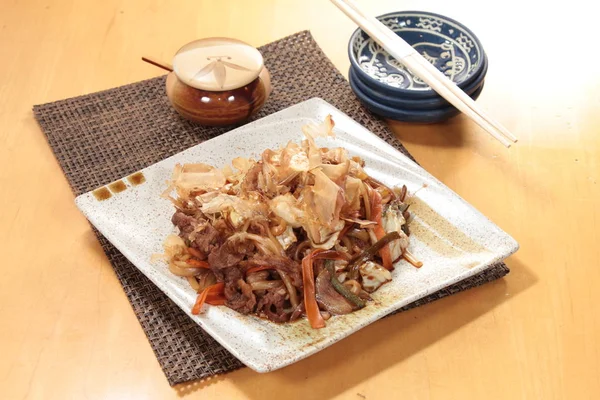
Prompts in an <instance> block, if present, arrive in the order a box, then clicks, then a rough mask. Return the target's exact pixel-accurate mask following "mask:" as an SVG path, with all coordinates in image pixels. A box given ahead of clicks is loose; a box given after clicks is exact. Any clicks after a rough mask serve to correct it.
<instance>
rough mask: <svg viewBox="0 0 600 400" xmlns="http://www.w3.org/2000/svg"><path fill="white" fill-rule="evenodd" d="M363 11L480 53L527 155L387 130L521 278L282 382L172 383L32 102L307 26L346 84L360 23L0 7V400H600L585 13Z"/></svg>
mask: <svg viewBox="0 0 600 400" xmlns="http://www.w3.org/2000/svg"><path fill="white" fill-rule="evenodd" d="M370 3H372V4H370ZM175 4H176V6H175ZM360 4H361V5H363V6H364V8H365V9H366V11H368V12H370V13H374V14H381V13H383V12H386V11H394V10H396V9H398V8H400V7H402V8H404V9H425V10H428V11H434V12H438V13H441V14H445V15H448V16H451V17H454V18H456V19H458V20H459V21H461V22H463V23H465V24H466V25H467V26H469V27H470V28H472V29H473V30H474V31H475V32H476V33H477V34H478V36H479V37H480V39H481V40H482V42H483V44H484V47H485V49H486V50H487V52H488V56H489V61H490V69H489V73H488V76H487V79H486V87H485V90H484V91H483V94H482V95H481V97H480V98H479V100H478V103H481V104H482V105H483V106H484V107H485V108H486V109H488V110H490V112H491V113H492V114H493V115H494V117H496V118H497V119H499V120H500V121H501V122H502V123H503V124H505V125H506V126H507V128H508V129H509V130H510V131H511V132H514V133H515V134H517V135H518V136H519V138H520V141H519V143H518V144H516V145H514V146H513V147H512V148H511V149H509V150H507V149H504V148H502V146H500V145H499V144H498V143H496V142H495V141H494V140H493V139H491V138H489V137H487V136H486V135H483V134H482V133H481V132H480V131H478V130H479V129H480V128H478V127H477V126H476V125H474V124H473V123H471V122H469V121H468V120H467V119H466V118H464V117H458V118H455V119H453V120H451V121H449V122H448V123H446V124H441V125H410V124H401V123H393V124H392V127H393V129H394V131H395V132H396V133H397V134H398V136H399V137H400V138H401V139H402V140H403V141H404V143H405V144H406V146H407V147H408V149H409V150H410V151H411V152H412V153H413V154H414V155H415V157H416V158H417V159H418V160H419V161H420V162H421V164H422V165H423V166H424V167H425V168H426V169H427V170H428V171H430V172H431V173H432V174H433V175H434V176H436V177H438V178H439V179H440V180H442V181H443V182H444V183H445V184H447V185H448V186H449V187H450V188H452V189H453V190H455V191H456V192H457V193H459V194H460V195H461V196H463V197H464V198H465V199H466V200H468V201H469V202H471V203H472V204H473V205H475V206H476V207H477V208H478V209H479V210H481V211H482V212H483V213H484V214H486V215H487V216H489V217H490V218H491V219H492V220H493V221H494V222H496V223H497V224H498V225H500V226H501V227H502V228H503V229H505V230H506V231H507V232H509V233H511V234H512V235H513V236H514V237H515V238H516V239H517V240H518V241H519V242H520V244H521V250H520V251H519V252H518V253H517V254H516V255H515V256H513V257H511V258H510V259H509V260H508V265H509V266H510V267H511V270H512V272H511V273H510V274H509V275H508V276H507V277H506V278H505V279H503V280H500V281H497V282H494V283H491V284H488V285H485V286H483V287H480V288H477V289H473V290H470V291H468V292H465V293H461V294H458V295H455V296H452V297H450V298H447V299H444V300H441V301H439V302H436V303H433V304H429V305H427V306H424V307H420V308H418V309H415V310H412V311H409V312H406V313H403V314H401V315H398V316H395V317H394V318H390V319H386V320H384V321H380V322H378V323H377V324H374V325H373V326H371V327H369V328H366V329H364V330H362V331H360V332H359V333H357V334H355V335H353V336H351V337H350V338H348V339H346V340H344V341H343V342H341V343H339V344H337V345H335V346H333V347H332V348H330V349H328V350H325V351H323V352H321V353H319V354H317V355H315V356H313V357H310V358H309V359H307V360H305V361H302V362H300V363H298V364H296V365H293V366H290V367H288V368H285V369H283V370H280V371H277V372H274V373H271V374H267V375H259V374H256V373H254V372H252V371H250V370H249V369H243V370H239V371H237V372H234V373H231V374H228V375H225V376H222V377H217V378H214V379H211V380H209V381H207V382H196V383H193V384H190V385H182V386H179V387H177V388H171V387H169V385H168V384H167V381H166V379H165V378H164V376H163V374H162V372H161V370H160V368H159V365H158V363H157V362H156V359H155V358H154V355H153V353H152V350H151V348H150V346H149V344H148V342H147V341H146V338H145V336H144V333H143V331H142V329H141V328H140V326H139V324H138V323H137V320H136V318H135V316H134V314H133V312H132V311H131V308H130V306H129V304H128V302H127V300H126V298H125V295H124V293H123V291H122V289H121V287H120V286H119V283H118V281H117V279H116V277H115V274H114V273H113V271H112V269H111V267H110V264H109V263H108V261H107V259H106V257H105V256H104V254H103V253H102V250H101V248H100V246H99V245H98V243H97V242H96V240H95V239H94V236H93V234H92V232H91V230H90V226H89V225H88V223H87V222H86V220H85V219H84V217H83V216H82V215H81V214H80V213H79V212H78V210H77V209H76V208H75V205H74V204H73V194H72V193H71V191H70V189H69V186H68V184H67V181H66V180H65V178H64V177H63V175H62V173H61V171H60V168H59V167H58V164H57V162H56V161H55V159H54V157H53V155H52V152H51V150H50V148H49V147H48V145H47V143H46V141H45V139H44V137H43V135H42V133H41V132H40V130H39V128H38V126H37V124H36V122H35V120H34V118H33V115H32V113H31V106H32V105H33V104H39V103H43V102H48V101H52V100H58V99H62V98H66V97H71V96H77V95H81V94H84V93H90V92H93V91H97V90H101V89H106V88H110V87H114V86H118V85H121V84H126V83H130V82H134V81H138V80H141V79H145V78H150V77H152V76H157V75H160V74H161V73H162V72H161V71H160V70H158V69H156V68H155V67H152V66H149V65H147V64H145V63H142V62H141V61H139V59H140V57H141V56H142V55H147V54H148V55H152V56H154V57H157V58H159V59H166V60H168V59H170V57H171V55H172V54H174V53H175V51H176V50H177V49H178V48H179V47H180V46H181V45H182V44H184V43H187V42H189V41H191V40H194V39H197V38H200V37H206V36H232V37H237V38H240V39H243V40H245V41H247V42H249V43H251V44H253V45H257V46H258V45H261V44H264V43H267V42H269V41H272V40H275V39H278V38H280V37H282V36H284V35H288V34H292V33H294V32H297V31H299V30H302V29H307V28H308V29H311V30H312V32H313V35H314V36H315V38H316V40H317V41H318V42H319V45H320V46H321V47H322V48H323V50H324V51H325V52H326V53H327V55H328V56H329V57H330V58H331V59H332V60H333V61H334V63H335V64H336V65H337V66H338V67H339V68H340V70H341V71H343V72H344V73H346V72H347V69H348V66H349V62H348V60H347V56H346V44H347V40H348V38H349V36H350V34H351V33H352V31H353V30H354V26H353V25H352V23H351V22H350V21H349V20H347V18H346V17H345V16H344V15H342V14H341V13H340V12H339V11H338V10H336V9H335V7H333V5H331V4H330V3H329V2H327V1H324V0H311V1H291V0H290V1H287V0H270V1H266V0H264V1H262V0H261V1H253V2H246V1H241V0H240V1H226V0H220V1H198V0H185V1H184V0H181V1H177V2H167V1H155V0H154V1H141V0H135V1H134V0H132V1H117V0H104V1H100V2H91V1H79V2H78V1H68V0H45V1H41V0H29V1H4V2H2V5H1V6H0V8H1V11H0V60H2V62H1V63H0V76H1V77H2V79H1V80H0V184H1V187H2V189H1V191H0V254H1V255H2V262H1V263H0V271H1V273H0V321H1V322H0V354H1V356H0V398H3V399H21V398H31V399H54V398H56V399H107V398H115V399H117V398H118V399H129V398H131V399H167V398H178V396H185V397H186V398H203V399H204V398H205V399H211V398H218V399H265V398H270V397H276V398H278V399H281V398H285V399H321V398H323V399H324V398H336V399H357V400H361V399H364V398H366V399H389V398H402V399H412V398H415V399H448V398H457V399H458V398H460V399H482V398H504V399H521V398H527V399H586V398H589V399H597V398H599V397H600V344H599V343H600V312H599V311H598V308H599V307H598V304H599V301H600V289H599V288H600V268H599V265H600V245H599V244H600V233H599V230H600V229H599V228H600V212H599V211H598V210H599V203H600V202H599V200H600V164H599V161H598V160H600V133H599V132H600V113H599V109H600V97H599V93H600V91H599V89H600V74H599V73H598V61H599V57H598V56H597V50H596V48H595V47H596V46H595V45H594V43H593V42H594V40H595V39H594V38H595V37H596V36H597V31H596V28H595V26H596V25H597V23H596V22H595V19H596V13H595V12H594V11H593V9H592V6H591V5H587V3H586V2H583V1H571V2H564V3H560V4H562V6H561V7H560V8H556V9H554V8H552V6H550V3H542V2H523V1H516V0H508V1H504V2H500V3H499V2H489V3H485V4H484V3H481V2H445V1H440V0H433V1H430V2H427V3H422V2H418V1H412V0H407V1H404V2H402V3H401V4H400V3H398V2H397V1H391V0H385V1H378V2H368V1H366V0H360ZM550 31H552V32H554V33H555V36H552V37H550V36H547V35H548V33H549V32H550ZM569 54H570V55H572V57H571V58H570V60H571V61H570V62H564V61H563V60H564V59H565V57H566V56H567V55H569Z"/></svg>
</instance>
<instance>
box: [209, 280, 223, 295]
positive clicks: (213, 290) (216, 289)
mask: <svg viewBox="0 0 600 400" xmlns="http://www.w3.org/2000/svg"><path fill="white" fill-rule="evenodd" d="M224 289H225V283H224V282H218V283H215V284H214V285H210V286H209V287H208V292H209V294H220V293H223V290H224Z"/></svg>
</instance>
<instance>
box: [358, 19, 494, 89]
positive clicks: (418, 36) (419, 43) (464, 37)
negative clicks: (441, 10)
mask: <svg viewBox="0 0 600 400" xmlns="http://www.w3.org/2000/svg"><path fill="white" fill-rule="evenodd" d="M377 19H379V20H380V21H381V22H382V23H384V24H385V25H386V26H388V27H389V28H390V29H392V30H393V31H394V32H395V33H396V34H397V35H398V36H400V37H402V39H404V40H405V41H406V42H408V43H409V44H410V45H411V46H413V47H414V48H415V49H416V50H417V51H418V52H419V54H421V55H422V56H423V57H425V58H426V59H427V60H429V61H430V62H431V63H432V64H433V65H435V66H436V67H437V68H438V69H439V70H441V71H442V72H443V73H444V74H445V75H446V76H448V77H449V78H450V79H451V80H452V81H454V82H455V83H456V84H457V85H458V86H459V87H463V86H464V85H468V84H469V83H470V82H472V81H473V79H475V77H477V76H478V75H479V72H480V71H481V68H482V67H483V65H484V59H485V53H484V51H483V46H482V45H481V42H480V41H479V39H478V38H477V37H476V36H475V34H474V33H473V32H472V31H471V30H470V29H468V28H467V27H465V26H464V25H462V24H461V23H459V22H457V21H455V20H453V19H451V18H448V17H445V16H443V15H439V14H435V13H430V12H425V11H402V12H392V13H388V14H384V15H381V16H379V17H377ZM348 55H349V58H350V62H351V64H352V66H353V67H354V68H355V69H356V71H357V74H358V75H359V77H360V78H361V80H362V81H364V82H365V83H367V84H368V85H369V86H372V87H374V88H377V89H379V90H382V91H385V92H387V93H398V94H403V95H404V96H405V97H409V96H412V97H430V96H435V95H436V93H435V91H433V90H432V89H431V88H430V87H429V85H427V84H426V83H425V82H423V81H422V80H421V79H419V78H418V77H416V76H413V75H412V73H411V72H410V71H409V70H407V69H406V68H405V67H404V65H402V64H401V63H400V62H398V61H397V60H395V59H394V58H392V57H391V56H390V55H389V54H388V53H387V52H386V51H385V50H384V49H383V48H382V47H381V46H379V45H378V44H377V43H376V42H375V41H374V40H373V39H371V38H370V37H369V36H368V35H367V34H366V33H365V32H364V31H363V30H362V29H360V28H359V29H357V30H356V31H355V32H354V33H353V34H352V36H351V37H350V41H349V43H348Z"/></svg>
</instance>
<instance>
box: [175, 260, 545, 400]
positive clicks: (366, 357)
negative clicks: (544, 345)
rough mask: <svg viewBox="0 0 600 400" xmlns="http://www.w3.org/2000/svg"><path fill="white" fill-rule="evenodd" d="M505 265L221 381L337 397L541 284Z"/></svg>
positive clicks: (271, 391)
mask: <svg viewBox="0 0 600 400" xmlns="http://www.w3.org/2000/svg"><path fill="white" fill-rule="evenodd" d="M507 264H508V265H509V267H510V268H511V273H510V274H509V275H507V276H506V278H503V279H499V280H497V281H494V282H490V283H487V284H485V285H483V286H479V287H476V288H473V289H469V290H467V291H464V292H461V293H457V294H455V295H453V296H450V297H446V298H444V299H441V300H439V301H435V302H433V303H429V304H426V305H424V306H421V307H418V308H415V309H412V310H409V311H406V312H403V313H400V314H397V315H395V316H392V317H390V318H385V319H383V320H381V321H378V322H377V323H375V324H373V325H371V326H369V327H366V328H364V329H362V330H360V331H358V332H357V333H355V334H353V335H351V336H349V337H347V338H346V339H344V340H342V341H340V342H338V343H337V344H335V345H333V346H331V347H329V348H327V349H325V350H323V351H321V352H319V353H317V354H315V355H313V356H311V357H309V358H307V359H304V360H302V361H300V362H298V363H296V364H293V365H290V366H288V367H286V368H283V369H281V370H278V371H274V372H271V373H268V374H258V373H256V372H254V371H252V370H251V369H249V368H243V369H240V370H238V371H235V372H232V373H230V374H227V375H226V376H224V377H221V378H217V380H221V379H228V380H230V381H231V382H232V383H233V384H234V385H235V386H236V387H237V388H238V389H240V390H241V391H243V392H244V393H245V394H246V396H247V397H248V398H251V399H256V400H264V399H265V398H272V397H277V398H283V399H288V400H294V399H299V400H300V399H302V400H304V399H321V398H322V399H326V398H331V397H335V396H336V395H338V394H340V393H342V392H344V391H347V390H349V389H350V388H352V387H354V386H357V385H359V384H360V383H361V382H363V381H365V380H368V379H369V378H370V377H371V376H373V375H376V374H378V373H379V372H381V371H383V370H385V369H387V368H389V367H391V366H393V365H395V364H399V363H401V362H403V361H404V360H406V359H408V358H409V357H411V356H412V355H413V354H415V353H418V352H420V351H421V350H423V349H425V348H427V347H428V346H430V345H432V344H433V343H435V342H437V341H438V340H440V339H441V338H443V337H445V336H448V335H450V334H451V333H452V332H454V331H456V330H457V329H459V328H460V327H462V326H464V325H466V324H468V323H470V322H472V321H474V320H476V319H477V318H479V317H480V316H482V315H484V314H486V313H488V312H490V311H491V310H493V309H494V308H495V307H497V306H499V305H500V304H502V303H504V302H505V301H506V300H508V299H510V298H512V297H514V296H515V295H518V294H519V293H521V292H523V291H524V290H526V289H527V288H529V287H531V286H532V285H533V284H534V283H535V282H536V281H537V278H536V277H535V275H534V274H533V272H532V271H531V270H529V269H528V268H527V267H526V266H525V265H523V264H522V263H521V262H520V261H519V260H517V259H512V260H509V262H508V263H507ZM431 327H436V329H431ZM213 382H215V380H213V379H210V380H208V381H198V382H197V383H194V382H191V383H188V384H183V385H178V386H181V390H180V389H178V387H176V389H177V391H178V393H179V394H180V395H187V394H190V393H191V392H193V391H195V390H201V389H202V388H203V387H205V386H207V385H210V384H211V383H213ZM184 387H185V389H184ZM316 390H318V394H317V393H315V392H316Z"/></svg>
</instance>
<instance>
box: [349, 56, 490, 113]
mask: <svg viewBox="0 0 600 400" xmlns="http://www.w3.org/2000/svg"><path fill="white" fill-rule="evenodd" d="M486 73H487V57H484V64H483V69H482V70H481V72H480V74H479V76H477V77H476V78H475V80H474V81H473V82H471V83H470V84H468V85H466V86H465V87H463V88H462V90H463V91H464V92H465V93H466V94H468V95H471V94H473V93H475V91H476V90H477V89H479V87H480V86H481V85H483V82H484V80H485V75H486ZM348 79H349V80H350V81H354V85H356V87H358V89H360V91H361V92H363V93H365V94H366V95H367V96H369V97H370V98H371V99H373V100H374V101H376V102H377V103H381V104H384V105H387V106H390V107H397V108H403V109H406V110H434V109H437V108H444V107H450V103H448V101H447V100H446V99H444V98H443V97H442V96H440V95H436V96H435V97H431V98H416V99H413V98H406V97H401V96H398V95H389V94H387V93H385V92H382V91H379V90H377V89H374V88H372V87H370V86H369V85H367V84H366V83H365V82H363V81H361V80H360V78H359V76H358V74H357V73H356V72H355V70H354V68H352V67H350V70H349V71H348Z"/></svg>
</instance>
